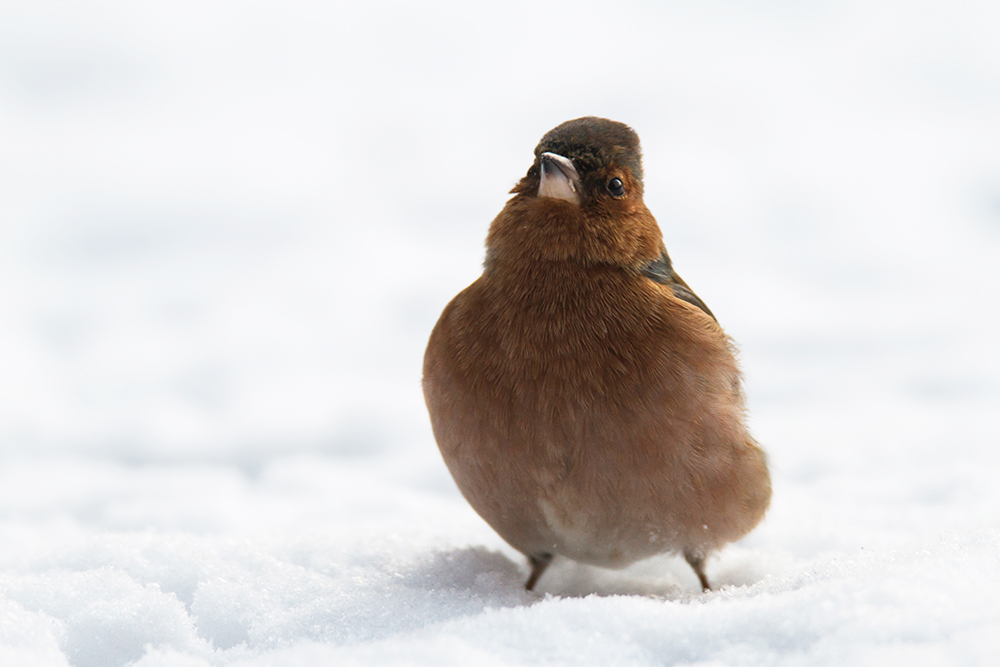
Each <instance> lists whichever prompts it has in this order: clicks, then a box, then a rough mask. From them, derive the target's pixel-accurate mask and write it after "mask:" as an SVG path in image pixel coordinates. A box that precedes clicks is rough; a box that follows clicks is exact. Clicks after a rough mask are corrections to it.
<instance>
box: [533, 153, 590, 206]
mask: <svg viewBox="0 0 1000 667" xmlns="http://www.w3.org/2000/svg"><path fill="white" fill-rule="evenodd" d="M539 159H540V160H541V163H542V181H541V183H539V184H538V196H539V197H555V198H556V199H564V200H566V201H568V202H570V203H572V204H577V205H579V203H580V190H581V189H582V188H581V185H580V174H578V173H577V171H576V167H574V166H573V161H572V160H570V159H569V158H565V157H563V156H562V155H556V154H555V153H542V154H541V155H540V156H539Z"/></svg>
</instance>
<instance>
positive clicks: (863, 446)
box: [0, 0, 1000, 667]
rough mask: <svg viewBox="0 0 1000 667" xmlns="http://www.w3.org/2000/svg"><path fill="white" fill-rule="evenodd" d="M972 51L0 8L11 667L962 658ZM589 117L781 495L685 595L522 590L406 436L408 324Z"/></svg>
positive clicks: (845, 25)
mask: <svg viewBox="0 0 1000 667" xmlns="http://www.w3.org/2000/svg"><path fill="white" fill-rule="evenodd" d="M998 26H1000V8H998V7H997V6H996V4H995V3H990V2H972V1H951V2H945V1H944V0H933V1H931V2H925V3H906V2H893V1H891V0H878V1H876V2H861V1H860V0H858V1H851V0H828V1H822V0H821V1H819V2H812V3H797V2H791V1H790V0H759V1H756V2H750V3H740V2H735V1H733V0H709V1H708V2H694V1H693V0H686V1H679V2H671V3H652V2H621V3H590V2H572V3H568V2H507V3H502V4H470V3H457V2H423V3H383V2H373V3H322V2H316V1H304V0H303V1H290V2H283V3H278V2H269V3H264V2H255V3H246V2H208V3H205V2H191V1H189V0H175V1H174V2H170V3H166V2H160V3H130V2H101V1H94V2H89V3H64V2H50V1H47V0H32V2H20V1H17V0H6V1H5V2H3V3H2V4H0V663H2V664H4V665H67V664H68V665H76V666H79V667H96V666H99V665H108V666H111V665H114V666H117V665H126V664H133V663H134V664H139V665H142V666H143V667H152V666H159V665H171V666H193V665H198V666H204V665H313V664H342V665H347V664H365V665H370V664H435V665H440V664H456V665H458V664H462V665H465V664H484V665H487V664H492V665H522V664H540V663H545V664H553V665H563V664H565V665H591V664H593V665H618V664H621V665H635V664H641V665H666V664H701V665H709V664H711V665H722V664H747V665H751V664H754V665H756V664H787V665H803V664H857V665H863V664H893V663H895V662H905V663H907V664H910V665H931V664H950V665H954V664H982V665H987V664H995V663H996V661H997V660H998V659H1000V640H998V639H997V637H1000V611H998V609H997V606H996V604H995V600H996V598H997V596H998V595H1000V582H998V577H997V573H998V572H1000V530H998V528H1000V484H998V483H997V480H998V479H1000V448H998V445H1000V426H998V419H997V415H998V407H1000V405H998V403H1000V401H998V399H1000V352H998V347H997V345H996V344H995V341H994V339H995V337H996V334H995V326H996V325H997V323H998V321H1000V305H998V302H1000V299H998V291H1000V290H998V288H1000V268H998V262H997V258H998V256H1000V39H997V28H998ZM581 115H601V116H606V117H610V118H614V119H617V120H621V121H624V122H627V123H629V124H630V125H632V126H633V127H634V128H635V129H636V130H637V131H638V132H639V135H640V137H641V138H642V142H643V147H644V150H645V156H646V157H645V163H646V173H647V183H646V189H647V197H646V199H647V203H648V205H649V206H650V208H651V210H652V211H653V213H654V214H655V215H656V216H657V217H658V219H659V221H660V224H661V227H662V228H663V231H664V236H665V239H666V242H667V247H668V248H669V249H670V252H671V255H672V256H673V258H674V260H675V264H676V266H677V267H678V270H679V271H680V273H681V274H682V275H683V276H684V278H685V280H686V281H687V282H688V283H689V284H691V285H692V286H693V287H694V289H695V290H696V291H697V292H698V293H699V295H700V296H702V298H704V299H705V301H706V302H707V303H709V304H710V305H711V307H712V309H713V311H714V312H715V313H716V314H717V315H718V316H719V319H720V320H721V321H722V323H723V324H724V325H725V326H726V328H727V330H728V331H729V332H730V334H731V335H732V336H733V337H734V338H735V339H736V340H737V341H738V342H739V343H740V345H741V348H742V351H743V354H742V358H743V364H744V367H745V371H746V377H747V389H748V394H749V398H750V407H751V418H752V424H753V427H754V431H755V433H756V435H757V437H758V439H759V440H760V441H761V442H762V443H763V444H764V445H765V447H766V448H767V450H768V452H769V454H770V458H771V465H772V472H773V477H774V486H775V495H774V502H773V505H772V509H771V511H770V513H769V515H768V517H767V519H766V520H765V523H764V524H762V526H761V527H760V528H759V529H758V530H757V531H756V532H754V533H753V534H752V535H751V536H750V537H748V538H747V539H746V540H744V541H743V542H741V543H739V544H737V545H733V546H732V547H730V548H729V549H727V550H726V551H724V552H723V553H722V554H720V555H719V556H717V557H716V558H714V559H713V560H712V561H710V563H709V568H708V569H709V575H710V577H711V578H712V579H713V581H714V582H715V583H716V584H718V585H719V586H720V590H718V591H717V592H714V593H711V594H708V595H701V594H700V593H698V591H697V583H696V581H695V579H694V576H693V574H691V573H690V571H689V570H688V568H687V566H686V565H684V564H683V563H679V562H677V559H671V558H663V559H655V560H652V561H648V562H646V563H642V564H639V565H636V566H634V567H633V568H630V569H629V570H626V571H624V572H608V571H600V570H595V569H592V568H584V567H579V566H574V565H572V564H569V563H562V564H558V565H556V566H554V567H553V569H552V570H550V572H549V573H548V574H547V575H546V577H545V578H544V579H543V581H542V585H541V589H542V590H543V592H544V593H549V594H551V595H550V596H548V597H544V596H542V597H539V596H532V595H528V594H525V593H524V592H523V591H522V590H521V585H522V583H523V578H524V576H525V568H524V563H523V562H522V559H521V557H520V556H519V555H517V554H516V553H515V552H513V551H512V550H511V549H510V548H509V547H506V546H505V545H504V544H503V543H502V542H501V541H500V540H499V538H498V537H496V536H495V535H494V534H493V533H492V531H490V530H489V528H488V527H486V526H485V524H483V523H482V522H481V521H480V520H479V519H478V518H477V517H476V516H475V514H474V513H473V512H472V511H471V510H470V509H469V508H468V507H467V505H466V504H465V503H464V501H463V500H462V498H461V497H460V496H459V494H458V493H457V491H456V490H455V488H454V486H453V485H452V483H451V480H450V478H449V477H448V474H447V471H446V470H445V469H444V466H443V464H442V463H441V461H440V459H439V457H438V454H437V451H436V447H435V445H434V443H433V439H432V437H431V434H430V428H429V425H428V423H427V419H426V415H425V412H424V407H423V401H422V397H421V395H420V389H419V377H420V364H421V356H422V353H423V346H424V344H425V342H426V337H427V335H428V334H429V332H430V329H431V327H432V326H433V323H434V321H435V320H436V318H437V316H438V314H439V313H440V311H441V309H442V308H443V306H444V305H445V303H446V302H447V301H448V300H449V299H450V298H451V297H452V296H453V295H454V294H455V293H457V292H458V291H459V290H460V289H461V288H463V287H464V286H465V285H467V284H468V283H469V282H471V281H472V280H474V279H475V277H476V276H477V275H478V272H479V266H480V262H481V260H482V252H483V251H482V242H483V238H484V237H485V233H486V228H487V226H488V224H489V222H490V220H491V219H492V218H493V216H494V215H495V214H496V213H497V212H498V211H499V210H500V208H501V207H502V205H503V203H504V201H505V200H506V197H507V194H506V193H507V190H509V188H510V187H511V186H512V185H513V184H514V183H515V182H516V181H517V179H518V178H519V177H520V176H521V175H522V174H523V173H524V171H525V170H526V169H527V167H528V165H529V163H530V160H531V151H532V149H533V147H534V145H535V143H536V142H537V141H538V139H539V138H540V137H541V135H542V134H543V133H544V132H545V131H547V130H548V129H550V128H551V127H553V126H555V125H556V124H558V123H559V122H562V121H564V120H567V119H570V118H575V117H578V116H581ZM595 592H596V593H599V594H600V595H599V596H589V597H586V595H587V594H588V593H595ZM619 593H623V594H630V595H628V596H626V597H621V596H617V595H616V594H619Z"/></svg>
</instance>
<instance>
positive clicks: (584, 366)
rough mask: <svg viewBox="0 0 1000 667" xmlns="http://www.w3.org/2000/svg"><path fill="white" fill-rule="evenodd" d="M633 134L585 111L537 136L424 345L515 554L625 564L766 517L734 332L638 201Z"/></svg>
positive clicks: (427, 390) (451, 462) (461, 479)
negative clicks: (463, 280) (471, 271)
mask: <svg viewBox="0 0 1000 667" xmlns="http://www.w3.org/2000/svg"><path fill="white" fill-rule="evenodd" d="M642 178H643V173H642V160H641V155H640V150H639V138H638V136H637V135H636V134H635V132H634V131H633V130H632V129H631V128H630V127H628V126H626V125H623V124H621V123H617V122H614V121H610V120H606V119H603V118H594V117H586V118H578V119H576V120H571V121H568V122H565V123H563V124H562V125H559V126H558V127H556V128H555V129H553V130H551V131H550V132H548V133H547V134H546V135H545V136H544V137H542V140H541V142H540V143H539V144H538V146H537V147H536V148H535V160H534V162H533V163H532V165H531V168H530V169H529V170H528V173H527V174H526V175H525V176H524V178H522V179H521V180H520V182H519V183H518V184H517V185H516V186H515V187H514V189H513V190H512V191H511V193H512V194H513V197H511V198H510V200H509V201H508V202H507V204H506V206H504V208H503V210H502V211H501V212H500V214H499V215H498V216H497V217H496V219H495V220H494V221H493V223H492V225H491V226H490V230H489V234H488V236H487V239H486V248H487V251H486V261H485V264H484V270H483V274H482V276H481V277H480V278H479V279H478V280H476V281H475V282H474V283H472V285H470V286H469V287H467V288H466V289H465V290H463V291H462V292H461V293H460V294H459V295H458V296H456V297H455V298H454V299H453V300H452V301H451V303H449V304H448V306H447V307H446V308H445V309H444V312H443V313H442V315H441V318H440V320H438V323H437V325H436V326H435V327H434V331H433V332H432V333H431V337H430V342H429V343H428V345H427V352H426V354H425V356H424V376H423V389H424V397H425V399H426V402H427V407H428V410H429V412H430V417H431V424H432V427H433V430H434V436H435V438H436V439H437V442H438V446H439V448H440V450H441V454H442V456H443V457H444V461H445V463H446V464H447V466H448V469H449V470H450V471H451V474H452V476H453V477H454V478H455V482H456V483H457V484H458V488H459V489H460V490H461V492H462V494H463V495H464V496H465V498H466V499H467V500H468V501H469V503H470V504H471V505H472V507H473V508H474V509H475V510H476V511H477V512H478V513H479V515H480V516H481V517H483V519H485V520H486V522H487V523H488V524H489V525H490V526H492V527H493V528H494V529H495V530H496V531H497V532H498V533H499V534H500V536H501V537H503V538H504V539H505V540H506V541H507V542H508V543H510V544H511V545H512V546H513V547H514V548H516V549H518V550H519V551H521V552H522V553H524V554H525V555H527V557H528V559H529V561H530V564H531V574H530V576H529V578H528V581H527V583H526V588H527V589H528V590H532V589H533V588H534V586H535V584H536V583H537V581H538V578H539V577H540V576H541V575H542V573H543V572H544V571H545V568H546V567H547V566H548V564H549V563H550V562H551V560H552V558H553V556H555V555H560V556H564V557H567V558H570V559H572V560H575V561H578V562H581V563H589V564H592V565H598V566H603V567H612V568H618V567H624V566H626V565H628V564H630V563H632V562H634V561H636V560H639V559H642V558H647V557H650V556H653V555H656V554H660V553H664V552H675V553H677V552H679V553H681V554H683V555H684V557H685V559H686V560H687V562H688V563H690V565H691V566H692V567H693V568H694V570H695V573H696V574H697V575H698V579H699V580H700V582H701V585H702V587H703V589H704V590H709V582H708V578H707V576H706V575H705V567H704V565H705V557H706V556H707V555H708V554H709V553H710V552H712V551H713V550H716V549H719V548H721V547H722V546H723V545H725V544H726V543H728V542H731V541H733V540H736V539H739V538H740V537H742V536H743V535H745V534H746V533H748V532H749V531H750V530H751V529H753V527H754V526H756V525H757V524H758V523H759V522H760V520H761V518H762V517H763V516H764V512H765V511H766V509H767V507H768V504H769V502H770V497H771V482H770V477H769V475H768V470H767V463H766V461H765V456H764V452H763V451H762V450H761V449H760V447H759V446H758V445H757V443H756V442H755V441H754V440H753V438H752V437H751V436H750V434H749V433H748V431H747V427H746V423H745V414H744V413H745V410H744V401H743V394H742V389H741V377H740V373H739V369H738V368H737V364H736V359H735V357H734V348H733V344H732V342H731V340H730V339H729V337H728V336H727V335H726V334H725V333H724V332H723V331H722V328H721V327H720V326H719V324H718V322H717V321H716V319H715V316H714V315H713V314H712V312H711V311H710V310H709V309H708V307H707V306H706V305H705V304H704V302H702V300H701V299H699V298H698V297H697V296H696V295H695V293H694V292H693V291H692V290H691V288H690V287H688V286H687V284H686V283H685V282H684V281H683V280H681V278H680V276H678V275H677V274H676V273H675V272H674V270H673V265H672V263H671V261H670V257H669V256H668V255H667V251H666V248H665V247H664V244H663V240H662V235H661V233H660V229H659V227H658V226H657V224H656V220H655V219H654V218H653V215H652V214H651V213H650V212H649V209H647V208H646V206H645V204H644V203H643V199H642V194H643V182H642Z"/></svg>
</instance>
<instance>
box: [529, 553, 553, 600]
mask: <svg viewBox="0 0 1000 667" xmlns="http://www.w3.org/2000/svg"><path fill="white" fill-rule="evenodd" d="M528 562H530V563H531V575H530V576H529V577H528V582H527V583H526V584H525V585H524V590H526V591H531V590H534V589H535V584H537V583H538V578H539V577H540V576H542V573H543V572H545V568H547V567H548V566H549V563H551V562H552V554H544V553H543V554H538V555H537V556H528Z"/></svg>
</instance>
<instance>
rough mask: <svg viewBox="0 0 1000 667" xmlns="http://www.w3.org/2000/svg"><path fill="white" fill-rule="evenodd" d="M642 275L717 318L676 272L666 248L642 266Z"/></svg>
mask: <svg viewBox="0 0 1000 667" xmlns="http://www.w3.org/2000/svg"><path fill="white" fill-rule="evenodd" d="M642 275H644V276H646V277H647V278H649V279H650V280H652V281H653V282H656V283H659V284H660V285H666V286H667V287H669V288H670V289H672V290H673V292H674V296H675V297H677V298H678V299H680V300H681V301H687V302H688V303H690V304H691V305H692V306H697V307H698V308H701V309H702V310H703V311H705V313H706V314H707V315H708V316H709V317H711V318H712V319H713V320H714V319H715V315H713V314H712V311H711V310H709V309H708V306H706V305H705V302H704V301H702V300H701V299H699V298H698V295H697V294H695V293H694V291H692V289H691V288H690V287H688V285H687V283H686V282H684V281H683V280H681V277H680V276H679V275H677V274H676V273H675V272H674V267H673V264H672V263H671V261H670V256H669V255H667V251H666V249H664V250H661V251H660V256H659V257H657V258H656V259H654V260H652V261H651V262H649V263H647V264H645V265H644V266H643V267H642ZM716 321H718V320H716Z"/></svg>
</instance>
